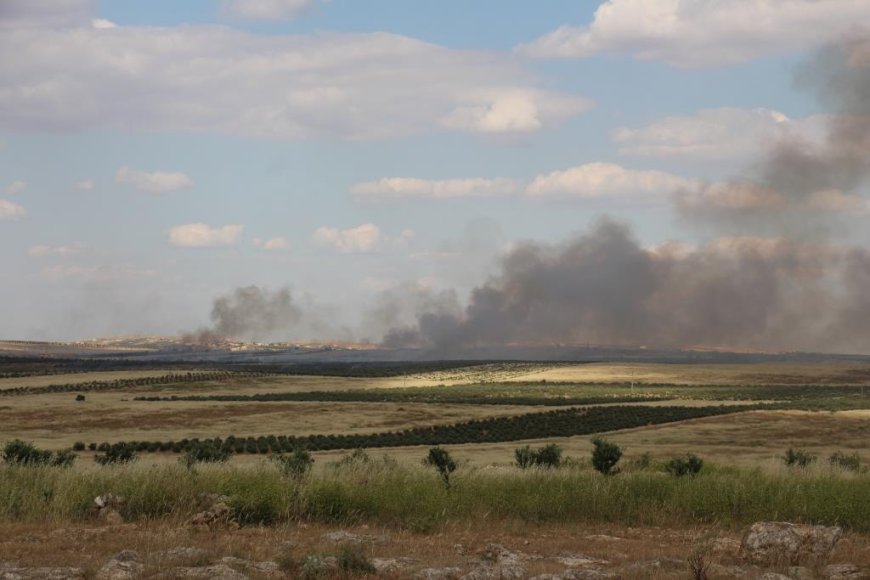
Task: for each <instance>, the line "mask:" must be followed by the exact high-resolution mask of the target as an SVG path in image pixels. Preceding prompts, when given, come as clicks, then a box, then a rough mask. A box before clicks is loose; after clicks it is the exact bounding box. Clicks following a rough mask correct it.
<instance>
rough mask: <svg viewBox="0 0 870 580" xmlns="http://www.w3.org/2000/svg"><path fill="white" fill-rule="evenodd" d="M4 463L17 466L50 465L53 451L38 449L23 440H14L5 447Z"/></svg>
mask: <svg viewBox="0 0 870 580" xmlns="http://www.w3.org/2000/svg"><path fill="white" fill-rule="evenodd" d="M3 461H5V462H6V463H13V464H16V465H48V464H49V462H50V461H51V451H46V450H44V449H38V448H37V447H35V446H34V445H33V444H32V443H25V442H24V441H22V440H21V439H13V440H12V441H9V442H8V443H6V445H4V446H3Z"/></svg>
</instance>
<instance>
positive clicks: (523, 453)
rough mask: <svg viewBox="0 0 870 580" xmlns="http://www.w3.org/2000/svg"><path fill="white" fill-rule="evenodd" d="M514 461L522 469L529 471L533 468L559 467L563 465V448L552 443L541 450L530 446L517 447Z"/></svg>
mask: <svg viewBox="0 0 870 580" xmlns="http://www.w3.org/2000/svg"><path fill="white" fill-rule="evenodd" d="M514 459H515V460H516V464H517V467H519V468H520V469H528V468H529V467H532V466H536V467H559V465H561V464H562V448H561V447H559V446H558V445H556V444H555V443H550V444H549V445H545V446H543V447H541V448H540V449H532V448H531V447H529V446H528V445H526V446H525V447H517V448H516V449H515V450H514Z"/></svg>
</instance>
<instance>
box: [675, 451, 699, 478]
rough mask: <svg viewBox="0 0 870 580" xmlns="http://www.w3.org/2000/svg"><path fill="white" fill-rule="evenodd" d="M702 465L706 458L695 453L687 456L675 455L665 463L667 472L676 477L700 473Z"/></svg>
mask: <svg viewBox="0 0 870 580" xmlns="http://www.w3.org/2000/svg"><path fill="white" fill-rule="evenodd" d="M702 467H704V460H703V459H701V458H700V457H698V456H697V455H695V454H694V453H688V454H687V455H686V456H685V457H674V458H673V459H671V460H670V461H668V463H667V464H666V465H665V469H666V470H667V472H668V473H670V474H671V475H673V476H674V477H684V476H686V475H698V473H699V472H700V471H701V468H702Z"/></svg>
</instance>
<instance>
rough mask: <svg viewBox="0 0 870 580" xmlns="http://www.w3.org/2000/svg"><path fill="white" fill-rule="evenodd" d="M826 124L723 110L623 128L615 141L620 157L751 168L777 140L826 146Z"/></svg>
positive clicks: (815, 119)
mask: <svg viewBox="0 0 870 580" xmlns="http://www.w3.org/2000/svg"><path fill="white" fill-rule="evenodd" d="M825 123H826V118H825V117H824V116H822V115H817V116H812V117H808V118H804V119H790V118H789V117H787V116H786V115H784V114H783V113H780V112H779V111H774V110H771V109H764V108H757V109H738V108H733V107H722V108H718V109H705V110H702V111H698V112H697V113H695V114H693V115H681V116H671V117H665V118H663V119H659V120H657V121H653V122H652V123H650V124H648V125H646V126H643V127H639V128H628V127H621V128H619V129H617V130H616V131H614V133H613V140H614V142H616V144H617V145H618V146H619V152H620V154H622V155H629V156H636V157H656V158H662V159H686V160H691V161H696V160H697V161H723V160H727V161H735V160H736V161H741V162H747V161H749V160H751V159H753V158H757V157H758V156H759V155H761V154H763V153H764V152H765V150H766V148H767V147H769V146H770V144H771V143H772V142H774V141H776V140H780V139H785V138H789V137H792V136H800V137H802V138H804V139H807V140H808V141H813V142H820V141H822V140H824V134H825Z"/></svg>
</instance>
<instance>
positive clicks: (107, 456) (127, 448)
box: [94, 443, 136, 465]
mask: <svg viewBox="0 0 870 580" xmlns="http://www.w3.org/2000/svg"><path fill="white" fill-rule="evenodd" d="M103 445H105V444H101V445H100V447H103ZM98 449H99V447H98ZM135 460H136V449H135V448H134V447H133V446H132V445H130V444H129V443H113V444H112V445H106V447H104V448H103V454H102V455H94V461H96V462H97V463H99V464H100V465H110V464H113V463H130V462H131V461H135Z"/></svg>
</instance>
